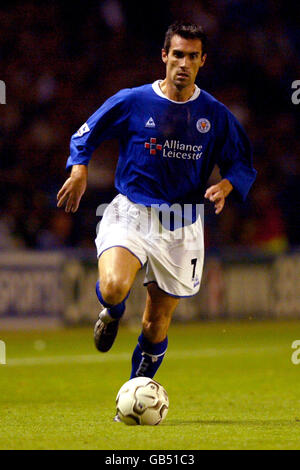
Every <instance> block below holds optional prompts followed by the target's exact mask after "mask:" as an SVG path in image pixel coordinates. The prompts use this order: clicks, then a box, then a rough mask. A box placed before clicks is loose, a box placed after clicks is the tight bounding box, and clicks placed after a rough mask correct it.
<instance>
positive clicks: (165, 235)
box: [95, 194, 204, 297]
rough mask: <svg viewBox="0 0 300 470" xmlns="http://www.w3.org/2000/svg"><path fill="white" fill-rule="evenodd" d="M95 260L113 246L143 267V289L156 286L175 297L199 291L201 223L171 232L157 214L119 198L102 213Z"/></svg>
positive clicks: (201, 253) (202, 243) (201, 260)
mask: <svg viewBox="0 0 300 470" xmlns="http://www.w3.org/2000/svg"><path fill="white" fill-rule="evenodd" d="M95 243H96V247H97V256H98V258H99V257H100V256H101V254H102V253H103V252H104V251H106V250H108V249H109V248H112V247H114V246H120V247H124V248H127V250H129V251H130V252H131V253H132V254H133V255H134V256H136V258H138V260H139V261H140V263H141V266H144V265H145V264H146V263H147V266H146V277H145V281H144V285H147V284H149V283H151V282H156V283H157V285H158V287H159V288H160V289H162V290H163V291H165V292H166V293H168V294H170V295H172V296H175V297H190V296H193V295H195V294H197V292H198V291H199V288H200V282H201V276H202V269H203V261H204V240H203V229H202V221H201V217H200V216H199V217H198V219H197V220H196V222H194V223H193V224H191V225H187V226H185V227H182V228H177V229H175V230H173V231H171V230H167V229H166V228H165V227H164V226H163V225H162V224H161V223H160V222H159V218H158V215H157V211H155V210H153V209H151V207H146V206H143V205H140V204H135V203H133V202H131V201H130V200H129V199H128V198H127V197H126V196H123V195H122V194H118V196H116V197H115V198H114V199H113V201H112V202H111V203H110V204H109V205H108V206H107V208H106V209H105V211H104V214H103V218H102V220H101V222H100V224H99V226H98V232H97V237H96V240H95Z"/></svg>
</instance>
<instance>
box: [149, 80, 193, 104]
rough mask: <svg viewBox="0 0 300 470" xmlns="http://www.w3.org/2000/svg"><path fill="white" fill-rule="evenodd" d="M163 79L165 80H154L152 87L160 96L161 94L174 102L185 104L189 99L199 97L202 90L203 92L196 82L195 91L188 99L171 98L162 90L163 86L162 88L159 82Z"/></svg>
mask: <svg viewBox="0 0 300 470" xmlns="http://www.w3.org/2000/svg"><path fill="white" fill-rule="evenodd" d="M162 81H163V80H156V81H155V82H153V83H152V88H153V90H154V91H155V93H156V94H157V95H158V96H160V97H161V98H165V99H166V100H168V101H171V102H172V103H176V104H185V103H188V102H189V101H194V100H196V99H197V98H198V96H199V95H200V92H201V90H200V88H199V87H198V86H197V85H196V84H195V91H194V93H193V95H192V96H191V97H190V98H189V99H188V100H187V101H175V100H170V98H168V97H167V96H166V95H164V94H163V92H162V91H161V88H160V86H159V84H160V83H161V82H162Z"/></svg>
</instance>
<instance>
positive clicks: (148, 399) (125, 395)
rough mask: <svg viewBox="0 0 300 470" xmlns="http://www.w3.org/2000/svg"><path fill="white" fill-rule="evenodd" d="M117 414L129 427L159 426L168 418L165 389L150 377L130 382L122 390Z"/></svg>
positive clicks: (119, 394) (118, 400)
mask: <svg viewBox="0 0 300 470" xmlns="http://www.w3.org/2000/svg"><path fill="white" fill-rule="evenodd" d="M116 405H117V414H118V416H119V418H120V419H121V421H123V423H125V424H129V425H137V424H142V425H147V424H148V425H157V424H160V423H161V422H162V421H163V420H164V419H165V417H166V415H167V413H168V408H169V398H168V395H167V392H166V391H165V389H164V388H163V387H162V385H160V384H159V383H158V382H155V380H153V379H150V378H149V377H136V378H134V379H131V380H128V382H126V383H125V384H124V385H122V387H121V388H120V390H119V392H118V395H117V399H116Z"/></svg>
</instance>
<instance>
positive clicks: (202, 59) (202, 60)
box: [200, 54, 207, 67]
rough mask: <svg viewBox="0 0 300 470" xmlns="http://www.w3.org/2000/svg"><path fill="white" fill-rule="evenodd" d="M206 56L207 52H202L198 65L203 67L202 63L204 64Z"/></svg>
mask: <svg viewBox="0 0 300 470" xmlns="http://www.w3.org/2000/svg"><path fill="white" fill-rule="evenodd" d="M206 58H207V54H203V56H202V57H201V63H200V67H203V65H204V64H205V61H206Z"/></svg>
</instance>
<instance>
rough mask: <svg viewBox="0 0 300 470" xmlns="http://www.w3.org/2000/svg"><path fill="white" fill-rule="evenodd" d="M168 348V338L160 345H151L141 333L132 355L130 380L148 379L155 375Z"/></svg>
mask: <svg viewBox="0 0 300 470" xmlns="http://www.w3.org/2000/svg"><path fill="white" fill-rule="evenodd" d="M167 347H168V337H166V338H165V339H164V340H163V341H161V342H160V343H151V342H150V341H149V340H148V339H147V338H146V337H145V336H144V334H143V333H142V334H141V335H140V336H139V339H138V344H137V346H136V348H135V350H134V351H133V355H132V361H131V364H132V369H131V375H130V378H131V379H133V378H134V377H150V378H151V379H152V378H153V377H154V375H155V374H156V372H157V370H158V368H159V366H160V365H161V363H162V361H163V358H164V356H165V353H166V350H167Z"/></svg>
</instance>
